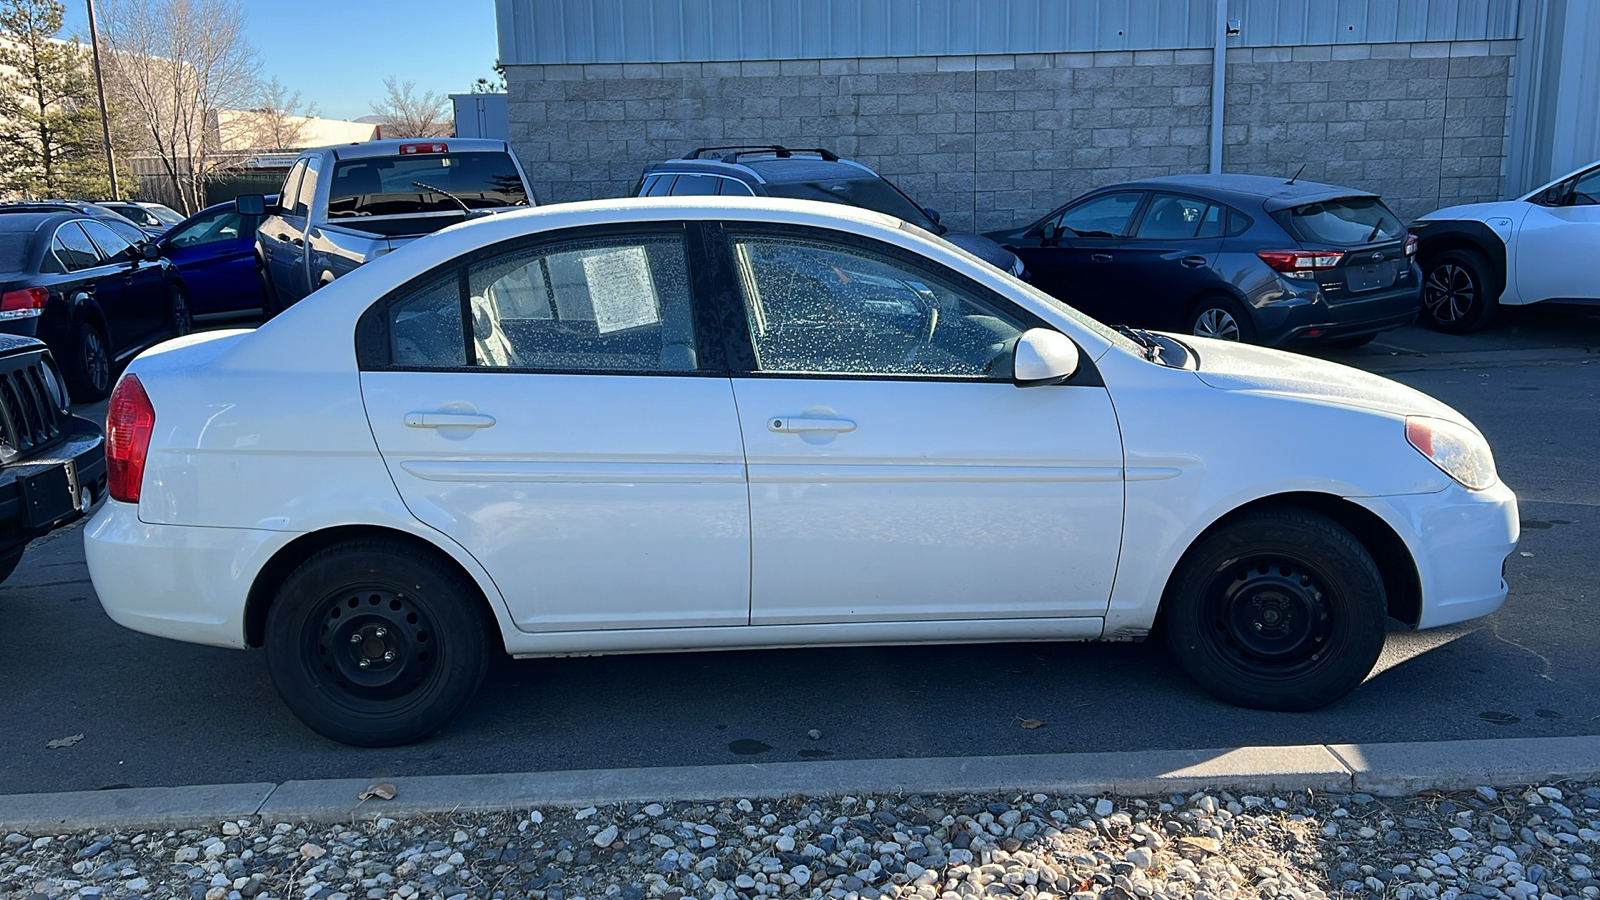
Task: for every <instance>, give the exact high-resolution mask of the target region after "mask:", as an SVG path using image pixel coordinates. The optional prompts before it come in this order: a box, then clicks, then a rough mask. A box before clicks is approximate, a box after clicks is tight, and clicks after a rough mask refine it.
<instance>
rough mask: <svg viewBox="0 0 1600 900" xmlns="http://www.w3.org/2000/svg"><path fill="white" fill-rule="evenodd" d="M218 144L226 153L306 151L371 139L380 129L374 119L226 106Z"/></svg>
mask: <svg viewBox="0 0 1600 900" xmlns="http://www.w3.org/2000/svg"><path fill="white" fill-rule="evenodd" d="M216 132H217V141H216V144H217V147H218V150H219V151H221V152H223V153H238V152H250V151H260V150H304V149H306V148H308V147H328V146H331V145H333V144H350V143H357V142H360V141H370V140H374V139H375V138H377V137H379V135H380V132H381V128H380V126H379V125H377V124H376V123H373V122H347V121H345V120H343V119H323V118H320V117H317V116H286V115H276V114H272V113H263V112H260V111H258V110H248V109H225V110H222V111H221V112H219V113H217V124H216Z"/></svg>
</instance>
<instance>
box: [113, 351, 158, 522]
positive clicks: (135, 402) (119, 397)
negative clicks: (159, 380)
mask: <svg viewBox="0 0 1600 900" xmlns="http://www.w3.org/2000/svg"><path fill="white" fill-rule="evenodd" d="M155 427H156V409H155V407H154V406H151V405H150V395H149V394H146V393H145V392H144V385H142V384H140V383H139V376H137V375H125V376H123V378H122V380H121V381H119V382H117V388H116V390H114V391H112V392H111V403H110V404H108V405H107V407H106V481H107V487H108V488H109V490H110V492H111V499H113V500H120V501H122V502H123V503H138V502H139V489H140V487H141V486H142V485H143V484H144V462H145V456H146V454H148V453H149V451H150V435H151V433H152V432H154V431H155Z"/></svg>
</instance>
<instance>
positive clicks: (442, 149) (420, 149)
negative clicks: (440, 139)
mask: <svg viewBox="0 0 1600 900" xmlns="http://www.w3.org/2000/svg"><path fill="white" fill-rule="evenodd" d="M449 152H450V148H449V147H447V146H445V145H444V144H440V143H433V144H401V145H400V155H401V156H410V155H412V154H413V153H449Z"/></svg>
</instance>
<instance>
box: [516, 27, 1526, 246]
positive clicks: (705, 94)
mask: <svg viewBox="0 0 1600 900" xmlns="http://www.w3.org/2000/svg"><path fill="white" fill-rule="evenodd" d="M1515 45H1516V42H1515V41H1496V42H1458V43H1430V44H1373V45H1341V46H1336V47H1326V46H1324V47H1298V48H1294V49H1292V50H1291V49H1287V48H1268V49H1265V50H1263V49H1255V50H1251V49H1235V50H1230V51H1229V64H1228V93H1227V94H1226V101H1227V105H1226V118H1225V130H1224V157H1223V159H1224V170H1225V171H1229V172H1254V173H1262V174H1282V175H1284V176H1285V177H1287V176H1288V175H1290V174H1292V173H1293V172H1294V170H1295V169H1297V168H1298V167H1299V166H1300V165H1301V164H1302V163H1305V164H1306V171H1305V175H1304V176H1302V177H1305V178H1313V179H1319V180H1332V181H1335V182H1338V183H1342V184H1348V185H1350V186H1352V187H1360V188H1365V189H1367V190H1375V191H1377V192H1379V193H1382V194H1383V195H1384V196H1385V197H1387V198H1390V200H1391V203H1392V205H1393V206H1394V207H1395V209H1396V211H1397V212H1398V213H1400V215H1401V216H1403V217H1406V218H1411V217H1415V216H1418V215H1421V214H1423V213H1425V212H1428V211H1430V210H1432V209H1434V208H1437V207H1438V206H1441V205H1445V204H1449V203H1464V202H1475V201H1479V200H1489V199H1498V198H1499V195H1500V190H1501V187H1500V185H1501V183H1502V178H1501V166H1502V162H1503V158H1504V155H1505V131H1506V123H1507V97H1508V95H1509V82H1510V74H1509V73H1510V68H1511V67H1510V65H1509V62H1510V54H1511V53H1512V52H1513V50H1514V48H1515ZM506 80H507V90H508V93H509V95H510V97H509V100H510V106H509V115H510V123H511V140H512V144H513V146H514V147H515V149H516V151H517V154H518V156H520V157H521V159H522V162H523V165H524V167H525V168H526V169H527V171H528V174H529V177H530V178H531V179H532V180H533V183H534V190H535V192H536V193H537V194H538V197H539V199H540V201H541V202H545V203H551V202H560V201H568V200H582V199H590V198H596V197H618V196H625V195H626V194H627V193H628V192H629V191H630V190H631V189H632V187H633V185H634V184H635V182H636V181H637V180H638V177H639V174H640V172H641V170H642V169H643V168H644V167H645V166H646V165H648V164H650V163H652V162H656V161H659V160H663V159H667V158H670V157H673V156H678V155H680V154H682V153H684V152H686V151H688V150H691V149H693V148H695V147H699V146H713V145H718V144H773V143H776V144H783V145H786V146H790V147H818V146H821V147H826V148H828V149H831V150H833V151H835V152H837V153H839V154H841V155H843V156H846V157H849V158H852V159H856V160H859V161H860V162H862V163H865V164H866V165H869V166H871V167H873V168H874V169H876V170H877V171H879V172H881V173H883V174H884V175H886V176H888V177H889V178H891V179H892V180H894V181H895V182H896V183H897V184H899V185H900V186H901V187H902V188H903V189H904V190H905V191H906V192H907V193H909V194H910V195H911V196H912V197H913V198H915V199H917V200H918V201H919V202H921V203H923V204H926V205H928V206H931V207H933V208H935V209H937V210H939V211H940V213H941V214H942V215H943V217H944V222H945V223H946V224H947V225H950V226H952V227H955V228H959V229H972V230H987V229H991V228H1001V227H1007V226H1010V225H1012V224H1016V223H1022V222H1027V221H1031V220H1033V219H1034V218H1037V217H1038V216H1040V215H1042V214H1044V213H1045V212H1048V211H1049V210H1050V209H1051V208H1053V207H1055V206H1058V205H1059V204H1061V203H1063V202H1065V201H1066V200H1068V199H1070V198H1071V197H1073V196H1075V195H1077V194H1079V193H1081V192H1083V191H1085V190H1088V189H1090V188H1094V187H1098V186H1100V185H1104V184H1110V183H1113V182H1117V181H1124V180H1128V179H1132V178H1143V177H1149V176H1153V175H1165V174H1174V173H1183V172H1203V171H1205V170H1206V166H1207V160H1208V158H1209V125H1210V117H1211V108H1210V102H1211V52H1210V51H1209V50H1176V51H1174V50H1154V51H1139V52H1108V53H1061V54H1038V55H1015V56H1012V55H1005V56H958V57H900V58H876V59H842V60H839V59H835V60H784V61H781V62H780V61H761V62H712V63H651V64H617V65H563V66H509V67H508V68H507V73H506Z"/></svg>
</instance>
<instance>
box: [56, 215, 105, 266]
mask: <svg viewBox="0 0 1600 900" xmlns="http://www.w3.org/2000/svg"><path fill="white" fill-rule="evenodd" d="M52 249H53V250H54V251H55V254H56V258H57V259H59V260H60V261H61V265H62V267H63V268H65V269H66V270H67V271H68V272H76V271H78V270H79V269H92V268H94V267H95V266H98V265H100V254H99V253H98V252H96V251H95V249H94V244H91V243H89V238H88V236H87V235H85V234H84V233H83V229H82V228H79V227H78V223H76V222H68V223H67V224H65V225H63V226H61V227H60V228H57V229H56V239H55V243H54V244H53V245H52Z"/></svg>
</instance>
